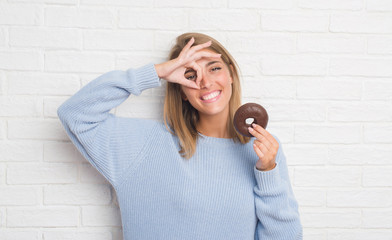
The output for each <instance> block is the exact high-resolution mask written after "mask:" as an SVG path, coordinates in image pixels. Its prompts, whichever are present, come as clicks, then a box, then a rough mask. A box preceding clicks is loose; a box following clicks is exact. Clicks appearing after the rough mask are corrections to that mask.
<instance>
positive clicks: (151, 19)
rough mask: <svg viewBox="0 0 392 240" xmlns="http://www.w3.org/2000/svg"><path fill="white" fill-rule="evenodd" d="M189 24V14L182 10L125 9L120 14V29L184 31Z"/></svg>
mask: <svg viewBox="0 0 392 240" xmlns="http://www.w3.org/2000/svg"><path fill="white" fill-rule="evenodd" d="M187 23H188V17H187V14H186V13H184V11H182V10H172V9H149V10H143V9H138V10H134V9H124V10H119V12H118V26H119V27H120V28H132V29H136V28H139V29H157V30H161V29H167V30H182V29H186V28H187V25H188V24H187Z"/></svg>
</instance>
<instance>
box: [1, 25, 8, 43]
mask: <svg viewBox="0 0 392 240" xmlns="http://www.w3.org/2000/svg"><path fill="white" fill-rule="evenodd" d="M6 44H7V35H6V30H5V29H4V28H0V47H5V46H6Z"/></svg>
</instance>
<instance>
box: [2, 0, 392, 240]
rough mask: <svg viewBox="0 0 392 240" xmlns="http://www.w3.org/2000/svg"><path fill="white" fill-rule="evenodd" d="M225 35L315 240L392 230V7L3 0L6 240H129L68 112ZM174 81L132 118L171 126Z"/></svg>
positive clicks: (352, 2) (379, 235)
mask: <svg viewBox="0 0 392 240" xmlns="http://www.w3.org/2000/svg"><path fill="white" fill-rule="evenodd" d="M188 31H196V32H203V33H207V34H210V35H212V36H213V37H215V38H216V39H218V40H219V41H221V42H222V43H223V44H224V45H225V46H226V47H227V48H228V49H229V51H230V52H231V53H232V54H233V55H234V57H235V58H236V59H237V61H238V63H239V65H240V67H241V70H242V76H243V78H242V82H243V91H244V92H243V95H244V102H250V101H252V102H258V103H260V104H262V105H264V106H265V107H266V108H267V110H268V112H269V114H270V124H269V130H270V132H272V133H274V134H275V135H277V136H278V137H279V138H280V139H281V141H282V142H283V144H284V150H285V153H286V155H287V158H288V164H289V170H290V174H291V180H292V184H293V187H294V191H295V195H296V197H297V199H298V201H299V204H300V211H301V219H302V223H303V226H304V235H305V237H304V239H310V240H312V239H315V240H336V239H344V240H364V239H368V240H374V239H377V240H383V239H385V240H386V239H389V240H390V239H391V236H392V1H390V0H328V1H325V0H324V1H322V0H263V1H256V0H215V1H211V0H200V1H189V0H170V1H169V0H155V1H153V0H143V1H142V0H132V1H130V0H112V1H104V0H34V1H29V0H0V239H6V240H24V239H26V240H27V239H28V240H59V239H76V240H78V239H80V240H89V239H91V240H118V239H121V222H120V216H119V210H118V207H117V205H116V197H115V193H114V190H113V189H112V188H111V187H110V186H109V185H108V183H107V182H106V181H105V180H104V179H103V177H101V176H100V175H99V174H98V173H97V171H95V169H93V168H92V167H91V166H90V165H89V164H88V163H87V161H86V160H84V159H83V158H82V157H81V155H80V154H79V153H78V152H77V151H76V149H75V148H74V147H73V146H72V144H71V143H70V142H69V140H68V138H67V136H66V134H65V132H64V130H63V128H62V127H61V125H60V123H59V121H58V119H57V116H56V109H57V107H58V106H59V105H60V104H61V103H62V102H63V101H64V100H65V99H67V98H68V97H69V96H70V95H72V94H73V93H75V92H76V91H77V90H78V89H80V88H81V87H82V86H83V85H85V84H86V83H88V82H89V81H91V80H92V79H94V78H95V77H97V76H99V75H100V74H103V73H105V72H107V71H110V70H114V69H122V70H125V69H127V68H130V67H133V68H135V67H139V66H142V65H144V64H146V63H149V62H154V63H158V62H161V61H164V59H165V57H166V55H167V53H168V50H169V48H170V46H171V44H172V43H173V40H174V38H175V37H176V36H177V35H179V34H180V33H183V32H188ZM163 96H164V89H163V87H161V88H157V89H150V90H147V91H145V92H144V93H143V94H142V95H141V96H139V97H134V96H131V97H130V99H129V100H127V101H126V102H125V103H124V104H122V105H121V106H120V107H118V108H117V109H116V110H115V112H116V113H117V114H118V115H120V116H127V117H140V118H152V119H160V118H161V115H162V100H163Z"/></svg>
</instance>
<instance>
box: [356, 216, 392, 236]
mask: <svg viewBox="0 0 392 240" xmlns="http://www.w3.org/2000/svg"><path fill="white" fill-rule="evenodd" d="M362 219H363V224H362V226H363V227H364V228H386V229H389V230H391V228H392V210H390V209H364V210H363V211H362ZM390 236H391V235H389V237H390Z"/></svg>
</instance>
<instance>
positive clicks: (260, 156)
mask: <svg viewBox="0 0 392 240" xmlns="http://www.w3.org/2000/svg"><path fill="white" fill-rule="evenodd" d="M253 149H254V150H255V152H256V154H257V156H258V157H259V158H263V157H264V153H263V152H262V151H261V150H260V149H259V148H258V147H257V145H256V144H255V143H254V144H253Z"/></svg>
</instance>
